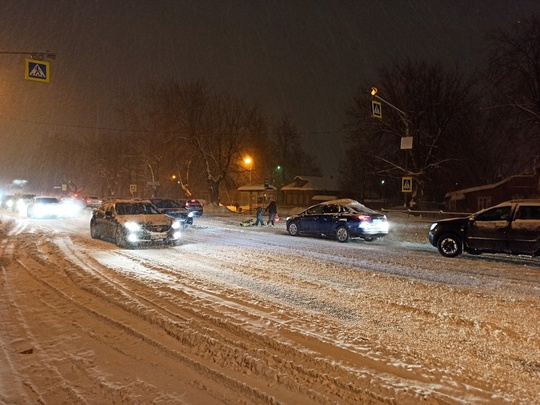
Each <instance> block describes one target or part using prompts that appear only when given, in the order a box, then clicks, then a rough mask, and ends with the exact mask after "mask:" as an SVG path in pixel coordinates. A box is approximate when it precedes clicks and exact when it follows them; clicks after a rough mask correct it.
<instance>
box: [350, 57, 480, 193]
mask: <svg viewBox="0 0 540 405" xmlns="http://www.w3.org/2000/svg"><path fill="white" fill-rule="evenodd" d="M379 83H380V84H379V86H377V87H378V88H379V93H378V94H381V96H382V97H383V98H384V100H385V101H386V102H387V103H388V105H387V106H386V107H385V106H384V105H383V111H384V113H383V117H382V119H377V118H372V117H370V110H369V102H370V96H369V93H368V91H367V90H364V91H362V94H360V95H359V96H358V97H357V98H356V99H355V100H354V105H353V107H352V109H351V110H350V111H349V117H350V120H349V123H348V125H347V127H348V128H350V129H351V130H352V131H353V135H352V137H350V138H349V139H350V140H351V141H352V143H353V144H354V145H355V146H354V149H355V150H356V153H354V154H351V155H349V157H348V160H347V161H348V162H349V165H350V161H351V160H354V159H356V160H357V161H355V162H354V165H355V166H356V169H355V170H354V171H356V172H357V177H356V179H357V181H358V180H361V181H362V182H363V183H364V185H363V188H365V189H367V190H370V192H371V194H375V195H377V194H379V187H378V186H377V184H379V183H380V181H379V179H381V178H384V177H391V178H399V177H402V176H411V177H413V178H414V180H415V182H414V184H415V185H416V186H415V187H414V188H413V190H414V193H413V196H415V197H416V198H417V201H416V202H417V203H419V202H423V201H426V200H433V199H440V197H441V194H442V193H443V192H444V191H443V190H445V189H446V190H448V187H449V184H450V183H451V182H454V181H455V179H453V178H451V179H449V178H447V172H445V168H446V167H447V166H448V165H449V164H450V162H452V161H457V160H460V161H463V160H464V159H467V156H466V155H464V154H463V152H464V148H463V147H462V145H463V143H464V142H466V140H467V139H468V137H469V136H471V134H472V133H473V131H474V126H473V123H474V119H473V114H474V113H475V108H474V106H475V101H474V99H473V97H472V92H471V88H472V87H473V84H474V81H473V79H466V78H465V77H464V76H463V75H462V74H461V73H460V72H459V71H458V70H457V68H454V69H448V68H445V67H443V66H442V64H440V63H437V62H431V63H428V62H423V61H420V62H412V61H406V62H404V63H397V64H395V65H394V66H392V67H390V68H388V69H382V70H381V72H380V82H379ZM366 87H367V88H370V87H368V86H366ZM390 105H391V106H393V107H394V108H392V107H390ZM396 106H398V107H397V108H396ZM407 131H408V135H409V136H411V137H412V138H413V147H412V149H406V150H401V149H400V144H401V138H403V137H404V136H405V135H406V132H407ZM348 169H349V175H351V174H352V173H351V171H352V169H354V168H353V167H349V168H348ZM342 172H343V170H342ZM415 194H417V195H415Z"/></svg>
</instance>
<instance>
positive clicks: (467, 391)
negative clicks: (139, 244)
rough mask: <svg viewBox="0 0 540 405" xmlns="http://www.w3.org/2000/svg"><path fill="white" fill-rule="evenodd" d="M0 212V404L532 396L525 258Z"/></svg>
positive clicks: (404, 238)
mask: <svg viewBox="0 0 540 405" xmlns="http://www.w3.org/2000/svg"><path fill="white" fill-rule="evenodd" d="M88 218H89V216H88V213H85V214H84V215H81V216H80V217H79V218H74V219H61V220H29V219H27V218H23V217H19V216H16V215H13V214H11V213H7V212H5V211H0V270H1V272H0V317H1V318H0V319H1V320H2V323H1V325H2V327H1V328H0V404H26V403H42V404H62V403H76V404H112V403H115V404H147V403H156V404H203V403H204V404H281V403H282V404H335V403H341V404H352V403H355V404H359V403H361V404H417V403H426V404H533V403H540V388H539V387H540V384H539V381H540V330H539V329H540V259H539V258H531V257H523V256H506V255H498V256H496V255H481V256H468V255H463V256H461V257H459V258H455V259H446V258H443V257H442V256H440V255H439V254H438V252H437V251H436V249H435V248H433V247H432V246H431V245H429V244H428V242H427V238H426V235H427V230H428V227H429V222H427V221H418V220H411V219H407V218H400V217H398V216H395V217H393V216H390V220H391V223H392V229H391V233H390V234H389V235H388V237H387V238H385V239H384V240H380V241H375V242H371V243H368V242H364V241H360V240H353V241H352V242H350V243H348V244H340V243H338V242H336V241H333V240H326V239H315V238H308V237H291V236H289V235H288V234H287V233H286V231H285V225H284V221H281V222H279V223H278V225H277V226H276V227H274V228H272V227H263V228H261V227H257V228H243V227H240V226H239V223H240V222H241V221H242V220H244V219H246V218H248V217H247V216H240V215H237V214H231V213H223V212H209V211H206V213H205V216H203V217H202V218H200V219H196V220H195V224H194V226H193V227H192V228H191V229H189V230H187V231H186V232H185V235H184V243H183V244H182V245H181V246H178V247H153V248H144V249H140V250H121V249H119V248H117V247H116V246H115V245H114V244H113V243H111V242H110V241H103V240H93V239H91V238H90V234H89V229H88Z"/></svg>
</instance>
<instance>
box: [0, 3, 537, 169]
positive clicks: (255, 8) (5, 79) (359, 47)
mask: <svg viewBox="0 0 540 405" xmlns="http://www.w3.org/2000/svg"><path fill="white" fill-rule="evenodd" d="M533 13H540V1H538V0H506V1H503V0H492V1H487V0H485V1H480V0H477V1H475V0H470V1H466V0H463V1H462V0H418V1H414V0H377V1H373V0H371V1H365V0H354V1H320V0H309V1H307V0H306V1H293V0H287V1H254V0H252V1H225V0H223V1H221V0H220V1H204V0H196V1H176V0H174V1H173V0H171V1H165V0H147V1H143V0H138V1H132V0H107V1H96V0H94V1H92V0H82V1H78V0H59V1H54V0H50V1H46V2H45V1H36V0H0V51H3V52H7V51H9V52H13V51H21V52H26V51H34V50H35V51H45V50H51V51H54V52H56V54H57V58H56V60H53V61H50V62H51V82H50V83H48V84H46V83H36V82H30V81H26V80H24V59H25V56H24V55H11V54H10V55H6V54H0V77H1V79H0V141H1V142H2V144H6V143H8V142H9V143H11V144H13V142H30V141H31V140H32V137H33V134H35V133H43V132H53V131H62V132H67V133H73V135H74V136H77V135H78V134H84V133H87V132H88V131H90V132H91V133H95V132H96V131H99V132H103V133H107V134H108V133H110V134H111V136H114V133H115V132H114V131H110V130H109V129H111V128H117V124H115V123H114V121H113V113H114V110H115V108H116V106H117V105H119V104H121V103H122V100H123V99H124V98H125V97H127V96H129V93H133V92H138V91H139V90H140V89H141V88H143V87H144V86H145V85H146V84H148V83H149V82H150V81H159V80H168V79H170V78H175V79H177V80H179V81H191V80H197V79H204V80H206V81H207V82H208V84H209V87H210V88H212V89H216V90H225V91H227V92H230V93H235V94H238V95H240V96H242V97H244V98H245V99H246V100H247V101H249V102H251V103H255V102H256V103H258V104H260V106H261V107H262V109H263V111H264V113H265V115H266V116H267V117H268V118H269V119H278V118H280V117H281V116H282V114H284V113H288V114H289V115H290V116H291V117H292V119H293V121H294V122H295V123H296V124H297V127H298V130H299V132H300V133H301V134H302V138H303V142H304V146H305V149H306V151H308V152H310V153H312V154H314V155H315V156H316V158H317V162H318V164H319V166H320V167H321V169H322V170H323V174H325V175H331V174H337V167H338V162H339V160H340V159H341V157H342V156H343V151H344V144H343V142H342V140H343V132H341V126H342V124H343V123H344V111H345V110H346V109H347V108H349V107H350V105H351V98H352V97H353V96H354V95H355V94H356V93H357V92H358V91H359V88H360V85H361V84H362V85H363V84H365V83H372V84H373V85H377V83H376V78H377V74H376V73H377V70H378V69H379V68H380V67H382V66H385V65H388V64H391V63H392V62H393V61H396V60H402V59H403V58H406V57H409V58H412V59H416V58H421V59H438V60H442V61H444V62H445V63H449V64H452V65H454V64H458V65H459V66H461V67H463V69H464V70H472V69H474V68H475V67H478V66H479V64H480V63H482V57H481V56H482V52H481V50H482V45H483V42H482V39H483V35H484V33H485V30H487V29H490V28H493V27H508V26H509V24H513V23H515V22H518V21H519V20H520V19H522V18H523V17H528V16H530V15H531V14H533ZM368 89H369V88H366V91H368ZM366 108H369V106H366ZM328 143H331V144H332V147H330V148H329V147H327V144H328ZM21 161H24V158H23V157H21ZM0 169H2V167H1V161H0ZM1 171H2V170H0V172H1ZM0 175H1V174H0Z"/></svg>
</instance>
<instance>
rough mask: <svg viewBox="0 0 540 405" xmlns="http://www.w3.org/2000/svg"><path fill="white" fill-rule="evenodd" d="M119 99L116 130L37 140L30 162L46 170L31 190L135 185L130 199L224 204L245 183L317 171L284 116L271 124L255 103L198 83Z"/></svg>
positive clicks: (115, 190) (111, 191) (116, 191)
mask: <svg viewBox="0 0 540 405" xmlns="http://www.w3.org/2000/svg"><path fill="white" fill-rule="evenodd" d="M122 102H123V104H122V108H121V109H119V111H118V112H119V115H118V116H119V120H120V123H121V125H120V128H122V129H120V130H117V131H113V130H109V131H107V132H103V131H96V133H91V134H87V135H84V136H81V137H74V136H73V134H71V133H70V134H67V133H65V132H53V133H51V134H47V135H45V136H43V137H42V141H41V144H40V148H39V150H35V152H34V154H35V159H34V163H35V166H36V167H47V168H50V170H47V171H46V172H43V173H33V174H32V176H31V177H32V178H33V179H34V187H36V185H38V186H37V187H36V188H37V189H39V188H42V189H50V188H51V186H52V185H55V186H57V187H58V186H59V185H64V186H66V187H67V189H66V190H64V191H65V192H66V193H81V194H82V193H89V192H91V193H99V194H101V195H103V196H122V197H126V196H129V193H130V191H129V190H131V188H130V185H136V186H137V189H136V191H135V192H134V193H133V196H136V197H145V198H148V197H155V196H160V197H172V198H184V197H190V196H195V197H198V198H201V196H203V198H208V199H209V201H211V202H218V201H220V200H221V199H222V198H224V199H225V200H227V201H229V202H230V201H231V199H232V198H233V196H232V195H231V193H229V191H234V190H236V188H238V186H240V185H246V184H247V183H248V181H249V180H252V182H253V184H262V183H263V181H264V180H268V182H269V183H272V184H273V185H275V186H278V187H281V186H282V185H283V184H287V183H289V182H291V181H292V178H293V177H294V176H295V175H298V174H303V175H313V174H317V173H318V168H317V166H316V164H315V162H314V158H313V157H312V156H310V155H309V154H307V153H306V152H304V151H303V149H302V147H301V146H300V144H301V142H300V135H299V133H298V131H297V129H296V127H295V125H294V124H293V123H292V121H291V119H290V118H289V117H288V116H284V118H282V120H281V121H280V122H278V123H276V124H274V126H271V125H270V124H269V123H268V120H267V119H266V118H265V117H264V115H263V113H262V111H261V110H260V108H259V107H258V105H256V104H248V103H246V102H245V101H244V100H242V99H241V98H239V97H236V96H233V95H231V94H228V93H216V92H213V91H211V90H210V89H209V88H208V86H207V84H206V83H205V82H203V81H201V80H197V81H193V82H186V83H180V82H178V81H175V80H170V81H166V82H163V83H154V84H150V85H148V86H147V87H146V88H145V89H144V90H143V91H142V92H141V93H139V94H135V95H133V96H131V97H124V98H123V99H122ZM269 127H271V128H272V129H269ZM43 151H46V153H43ZM246 156H250V157H251V158H252V161H253V163H252V167H250V168H249V170H248V168H247V167H246V165H245V163H244V159H245V157H246ZM40 185H41V187H40Z"/></svg>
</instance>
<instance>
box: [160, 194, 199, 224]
mask: <svg viewBox="0 0 540 405" xmlns="http://www.w3.org/2000/svg"><path fill="white" fill-rule="evenodd" d="M150 201H151V202H152V204H154V205H155V206H156V208H157V209H158V211H159V212H161V213H162V214H165V215H167V216H168V217H171V218H174V219H176V220H177V221H179V222H180V224H182V228H184V229H185V228H187V227H188V226H191V225H193V216H194V214H193V212H192V211H188V210H187V209H186V208H184V206H182V205H181V204H180V203H179V202H178V201H176V200H173V199H170V198H151V199H150Z"/></svg>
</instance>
